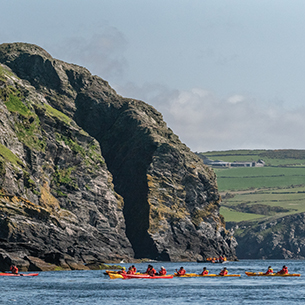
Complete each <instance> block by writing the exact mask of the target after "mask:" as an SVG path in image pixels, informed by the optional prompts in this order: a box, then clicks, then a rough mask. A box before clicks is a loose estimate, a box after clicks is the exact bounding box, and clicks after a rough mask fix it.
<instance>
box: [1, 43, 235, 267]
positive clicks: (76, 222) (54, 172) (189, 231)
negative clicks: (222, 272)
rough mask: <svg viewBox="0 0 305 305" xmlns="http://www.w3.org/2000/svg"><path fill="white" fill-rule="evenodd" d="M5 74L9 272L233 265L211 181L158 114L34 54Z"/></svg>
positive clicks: (12, 51) (6, 51) (12, 63)
mask: <svg viewBox="0 0 305 305" xmlns="http://www.w3.org/2000/svg"><path fill="white" fill-rule="evenodd" d="M0 63H2V65H1V67H0V107H1V113H0V121H1V125H0V126H1V128H0V135H1V139H0V148H1V149H0V188H1V192H0V213H1V214H0V229H1V231H0V249H2V250H1V251H2V252H1V253H0V255H2V261H7V260H8V258H7V259H6V257H10V253H11V256H14V257H18V258H19V259H22V260H23V261H24V262H23V264H24V265H27V264H28V265H29V266H32V267H29V268H35V267H33V266H34V265H35V260H36V265H35V266H37V264H38V263H37V260H40V263H41V264H42V262H48V263H52V264H55V265H58V266H62V267H66V268H79V266H80V265H82V264H85V265H86V266H90V264H96V262H97V261H118V260H122V259H125V260H128V259H132V258H134V257H135V258H144V257H146V258H151V259H159V260H173V261H177V260H196V259H200V260H201V259H205V258H206V257H208V256H215V255H220V254H222V255H226V256H227V257H228V258H231V259H234V258H235V246H236V241H235V239H234V238H233V236H232V233H231V232H230V231H227V230H226V229H225V227H224V224H223V221H222V218H221V216H220V215H219V202H220V196H219V193H218V189H217V183H216V176H215V174H214V172H213V171H212V170H211V169H209V168H208V167H207V166H205V165H204V164H203V162H202V161H201V160H200V158H199V157H197V156H196V155H195V154H193V153H192V152H191V151H190V150H189V149H188V148H187V147H186V146H185V145H184V144H182V143H181V142H180V140H179V139H178V137H177V136H176V135H175V134H174V133H173V132H172V131H171V130H170V129H169V128H168V127H167V126H166V123H165V122H164V121H163V118H162V115H161V114H160V113H159V112H157V111H156V110H155V109H154V108H153V107H151V106H149V105H147V104H146V103H144V102H142V101H138V100H134V99H128V98H123V97H121V96H119V95H118V94H117V93H116V92H115V91H114V90H113V89H112V88H111V87H110V86H109V84H108V83H107V82H106V81H104V80H103V79H101V78H99V77H97V76H93V75H91V74H90V72H89V71H88V70H86V69H85V68H82V67H79V66H76V65H72V64H67V63H64V62H62V61H59V60H56V59H54V58H52V57H51V55H49V54H48V53H47V52H46V51H44V50H43V49H41V48H40V47H37V46H35V45H30V44H24V43H15V44H2V45H0ZM100 148H101V150H100ZM108 170H109V171H108ZM110 172H111V174H110ZM34 258H35V259H34ZM0 261H1V257H0ZM25 268H26V267H25Z"/></svg>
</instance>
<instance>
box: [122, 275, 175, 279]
mask: <svg viewBox="0 0 305 305" xmlns="http://www.w3.org/2000/svg"><path fill="white" fill-rule="evenodd" d="M121 275H122V277H123V278H124V279H172V278H173V277H174V275H155V276H150V275H148V274H121Z"/></svg>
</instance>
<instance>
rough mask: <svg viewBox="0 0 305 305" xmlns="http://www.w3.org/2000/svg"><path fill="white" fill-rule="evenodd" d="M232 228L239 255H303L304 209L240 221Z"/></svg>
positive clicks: (304, 240) (282, 256)
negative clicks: (266, 218)
mask: <svg viewBox="0 0 305 305" xmlns="http://www.w3.org/2000/svg"><path fill="white" fill-rule="evenodd" d="M235 231H236V234H235V236H236V239H237V240H238V247H237V248H236V252H237V255H238V257H239V258H245V259H304V258H305V234H304V233H305V213H300V214H294V215H289V216H285V217H281V218H274V219H271V220H268V221H264V220H261V221H259V222H256V223H253V222H242V223H239V225H238V226H237V227H235ZM249 245H251V246H249Z"/></svg>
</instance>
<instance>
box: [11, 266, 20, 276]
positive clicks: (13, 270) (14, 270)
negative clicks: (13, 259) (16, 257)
mask: <svg viewBox="0 0 305 305" xmlns="http://www.w3.org/2000/svg"><path fill="white" fill-rule="evenodd" d="M10 271H11V272H12V273H14V274H18V268H17V266H15V265H12V266H11V267H10Z"/></svg>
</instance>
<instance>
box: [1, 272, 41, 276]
mask: <svg viewBox="0 0 305 305" xmlns="http://www.w3.org/2000/svg"><path fill="white" fill-rule="evenodd" d="M38 274H39V273H17V274H15V273H0V276H37V275H38Z"/></svg>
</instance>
